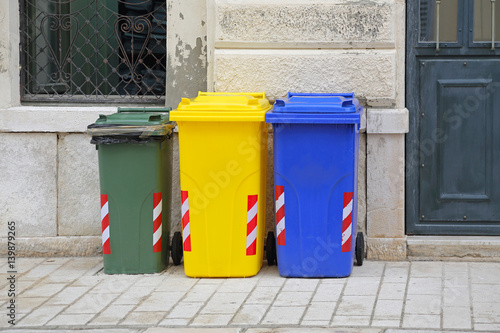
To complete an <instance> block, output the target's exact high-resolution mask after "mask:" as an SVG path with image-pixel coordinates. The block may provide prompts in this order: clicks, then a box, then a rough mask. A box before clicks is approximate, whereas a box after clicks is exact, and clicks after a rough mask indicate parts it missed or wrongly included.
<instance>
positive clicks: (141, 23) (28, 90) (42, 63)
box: [20, 0, 167, 104]
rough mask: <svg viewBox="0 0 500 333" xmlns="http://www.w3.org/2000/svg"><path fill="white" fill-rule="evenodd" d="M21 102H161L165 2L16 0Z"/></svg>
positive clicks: (163, 74) (164, 77)
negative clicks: (19, 44)
mask: <svg viewBox="0 0 500 333" xmlns="http://www.w3.org/2000/svg"><path fill="white" fill-rule="evenodd" d="M20 3H21V6H20V16H21V20H20V21H21V27H20V34H21V59H22V60H21V61H22V63H21V95H22V101H23V102H51V103H73V102H74V103H99V104H100V103H115V104H116V103H148V104H163V103H164V100H165V82H166V26H167V25H166V20H167V15H166V2H165V0H20Z"/></svg>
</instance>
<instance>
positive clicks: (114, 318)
mask: <svg viewBox="0 0 500 333" xmlns="http://www.w3.org/2000/svg"><path fill="white" fill-rule="evenodd" d="M134 307H135V305H131V304H126V305H110V306H108V307H107V308H106V309H105V310H104V311H103V312H101V313H100V314H99V316H97V317H96V318H94V319H93V320H92V322H90V323H89V324H88V325H116V324H118V322H119V321H120V320H122V319H123V318H125V317H126V316H127V314H128V313H129V312H130V311H131V310H132V309H133V308H134Z"/></svg>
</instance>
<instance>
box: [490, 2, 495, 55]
mask: <svg viewBox="0 0 500 333" xmlns="http://www.w3.org/2000/svg"><path fill="white" fill-rule="evenodd" d="M491 49H492V50H493V51H494V50H495V0H491Z"/></svg>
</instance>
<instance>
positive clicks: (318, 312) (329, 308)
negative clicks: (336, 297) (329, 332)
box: [302, 302, 337, 324]
mask: <svg viewBox="0 0 500 333" xmlns="http://www.w3.org/2000/svg"><path fill="white" fill-rule="evenodd" d="M336 305H337V303H335V302H313V303H311V305H309V307H308V308H307V311H306V314H305V316H304V318H303V321H302V324H303V323H304V321H327V322H330V320H331V319H332V316H333V312H334V311H335V307H336Z"/></svg>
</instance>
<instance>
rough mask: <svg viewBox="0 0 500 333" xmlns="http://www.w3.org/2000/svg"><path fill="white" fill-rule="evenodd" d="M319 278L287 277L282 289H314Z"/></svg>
mask: <svg viewBox="0 0 500 333" xmlns="http://www.w3.org/2000/svg"><path fill="white" fill-rule="evenodd" d="M318 283H319V279H287V280H286V282H285V285H284V286H283V289H281V291H314V290H316V287H317V285H318Z"/></svg>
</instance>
